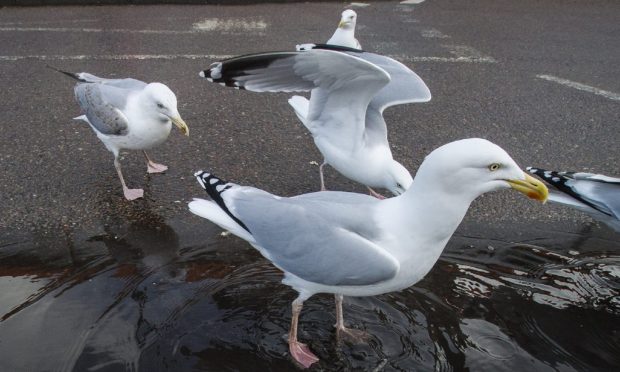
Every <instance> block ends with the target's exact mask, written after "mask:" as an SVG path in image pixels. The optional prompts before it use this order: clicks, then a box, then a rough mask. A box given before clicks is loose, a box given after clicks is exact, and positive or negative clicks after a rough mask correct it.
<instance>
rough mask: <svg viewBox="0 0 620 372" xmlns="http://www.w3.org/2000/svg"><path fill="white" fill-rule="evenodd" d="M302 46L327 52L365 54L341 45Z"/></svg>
mask: <svg viewBox="0 0 620 372" xmlns="http://www.w3.org/2000/svg"><path fill="white" fill-rule="evenodd" d="M301 45H302V46H303V45H313V47H312V48H311V49H325V50H333V51H337V52H353V53H364V50H363V49H357V48H349V47H345V46H341V45H334V44H301ZM304 50H309V49H304Z"/></svg>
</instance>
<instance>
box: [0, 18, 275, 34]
mask: <svg viewBox="0 0 620 372" xmlns="http://www.w3.org/2000/svg"><path fill="white" fill-rule="evenodd" d="M266 28H267V23H266V22H265V21H262V20H258V21H243V20H238V19H228V20H218V19H217V18H214V19H205V20H204V21H201V22H197V23H194V25H193V29H192V30H149V29H146V30H136V29H129V28H94V27H83V28H78V27H0V31H5V32H94V33H104V32H105V33H123V34H126V33H131V34H160V35H188V34H198V33H204V32H217V31H219V32H239V33H241V32H251V31H254V32H261V31H264V30H265V29H266Z"/></svg>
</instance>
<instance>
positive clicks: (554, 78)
mask: <svg viewBox="0 0 620 372" xmlns="http://www.w3.org/2000/svg"><path fill="white" fill-rule="evenodd" d="M536 77H537V78H539V79H543V80H548V81H552V82H554V83H558V84H561V85H564V86H567V87H570V88H574V89H577V90H581V91H584V92H588V93H593V94H596V95H599V96H603V97H605V98H607V99H611V100H613V101H620V94H618V93H614V92H610V91H608V90H603V89H599V88H596V87H593V86H590V85H586V84H581V83H577V82H575V81H571V80H567V79H562V78H559V77H557V76H553V75H536Z"/></svg>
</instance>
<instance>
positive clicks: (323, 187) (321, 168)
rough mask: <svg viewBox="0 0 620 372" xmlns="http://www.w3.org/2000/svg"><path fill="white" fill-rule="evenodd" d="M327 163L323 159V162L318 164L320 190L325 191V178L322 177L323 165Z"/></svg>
mask: <svg viewBox="0 0 620 372" xmlns="http://www.w3.org/2000/svg"><path fill="white" fill-rule="evenodd" d="M325 164H327V162H326V161H325V160H323V164H321V166H319V176H320V177H321V191H327V189H326V188H325V179H323V167H324V166H325Z"/></svg>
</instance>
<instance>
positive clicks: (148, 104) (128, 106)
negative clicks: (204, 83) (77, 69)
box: [48, 66, 189, 200]
mask: <svg viewBox="0 0 620 372" xmlns="http://www.w3.org/2000/svg"><path fill="white" fill-rule="evenodd" d="M48 67H50V68H52V69H54V70H56V71H58V72H61V73H63V74H65V75H68V76H70V77H72V78H74V79H76V80H78V81H79V82H78V83H77V85H76V86H75V89H74V91H75V98H76V100H77V102H78V104H79V105H80V108H81V109H82V114H83V115H81V116H78V117H76V118H75V119H76V120H83V121H85V122H87V123H88V124H89V125H90V127H91V128H92V129H93V130H94V131H95V133H96V134H97V137H98V138H99V139H100V140H101V142H103V144H104V145H105V147H106V148H107V149H108V150H109V151H111V152H112V153H113V154H114V167H115V168H116V172H117V173H118V178H120V180H121V184H122V185H123V194H124V195H125V198H126V199H127V200H134V199H137V198H141V197H142V196H143V195H144V191H143V190H142V189H130V188H128V187H127V185H126V184H125V180H124V178H123V173H122V172H121V164H120V162H119V160H118V155H119V152H120V150H121V149H127V150H142V152H143V153H144V156H145V158H146V162H147V172H148V173H160V172H164V171H165V170H166V169H168V167H167V166H165V165H163V164H157V163H155V162H153V161H152V160H151V158H150V157H149V156H148V154H147V153H146V150H148V149H150V148H152V147H155V146H157V145H160V144H162V143H163V142H164V141H165V140H166V139H167V138H168V135H169V134H170V129H171V128H172V124H174V125H176V126H177V127H178V128H179V129H180V130H181V132H182V133H183V134H185V135H187V136H189V128H188V127H187V124H185V122H184V121H183V119H181V115H180V114H179V111H178V110H177V98H176V96H175V95H174V93H173V92H172V91H171V90H170V88H168V87H167V86H166V85H164V84H161V83H150V84H147V83H145V82H143V81H140V80H136V79H130V78H127V79H104V78H100V77H97V76H95V75H92V74H89V73H86V72H81V73H72V72H66V71H61V70H58V69H56V68H53V67H51V66H48Z"/></svg>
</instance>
